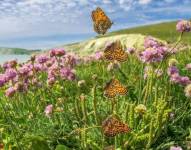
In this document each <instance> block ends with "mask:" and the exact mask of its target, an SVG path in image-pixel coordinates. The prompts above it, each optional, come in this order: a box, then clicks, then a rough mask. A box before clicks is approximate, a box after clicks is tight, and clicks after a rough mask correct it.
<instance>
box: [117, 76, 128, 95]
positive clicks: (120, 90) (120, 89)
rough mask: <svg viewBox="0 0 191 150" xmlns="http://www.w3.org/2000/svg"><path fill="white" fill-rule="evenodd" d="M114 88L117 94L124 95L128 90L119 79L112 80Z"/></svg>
mask: <svg viewBox="0 0 191 150" xmlns="http://www.w3.org/2000/svg"><path fill="white" fill-rule="evenodd" d="M114 86H115V87H114V89H115V92H116V93H117V94H119V95H126V94H127V92H128V90H127V88H126V87H125V86H123V85H122V84H121V83H120V82H119V80H117V79H115V81H114Z"/></svg>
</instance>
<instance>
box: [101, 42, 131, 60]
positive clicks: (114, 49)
mask: <svg viewBox="0 0 191 150" xmlns="http://www.w3.org/2000/svg"><path fill="white" fill-rule="evenodd" d="M104 57H105V59H106V60H109V61H115V60H117V61H119V62H124V61H126V60H127V58H128V54H127V52H126V51H125V50H124V49H123V47H122V45H121V42H120V41H116V42H113V43H111V44H110V45H108V46H107V47H106V48H105V50H104Z"/></svg>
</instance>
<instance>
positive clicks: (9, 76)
mask: <svg viewBox="0 0 191 150" xmlns="http://www.w3.org/2000/svg"><path fill="white" fill-rule="evenodd" d="M5 76H6V77H7V80H12V79H14V78H15V77H16V76H17V71H16V70H15V69H11V68H10V69H7V70H6V71H5Z"/></svg>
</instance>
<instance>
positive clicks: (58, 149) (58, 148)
mask: <svg viewBox="0 0 191 150" xmlns="http://www.w3.org/2000/svg"><path fill="white" fill-rule="evenodd" d="M55 150H69V148H68V147H66V146H64V145H57V146H56V149H55Z"/></svg>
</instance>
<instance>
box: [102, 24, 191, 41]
mask: <svg viewBox="0 0 191 150" xmlns="http://www.w3.org/2000/svg"><path fill="white" fill-rule="evenodd" d="M176 23H177V22H166V23H159V24H153V25H145V26H140V27H135V28H129V29H122V30H119V31H114V32H111V33H108V34H106V35H105V36H106V37H107V36H113V35H118V34H136V33H138V34H143V35H151V36H154V37H157V38H160V39H162V40H166V41H169V42H174V41H176V40H177V37H178V35H179V33H178V32H177V31H176ZM103 37H104V36H103ZM183 41H184V42H185V43H189V44H191V33H185V35H184V38H183Z"/></svg>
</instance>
